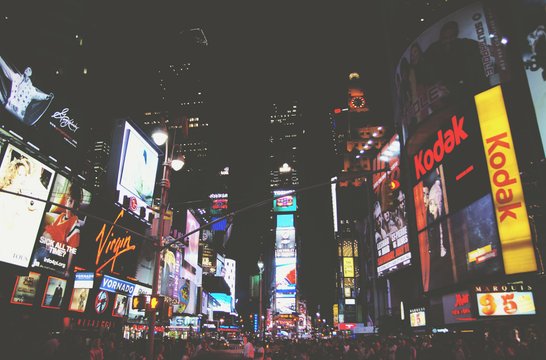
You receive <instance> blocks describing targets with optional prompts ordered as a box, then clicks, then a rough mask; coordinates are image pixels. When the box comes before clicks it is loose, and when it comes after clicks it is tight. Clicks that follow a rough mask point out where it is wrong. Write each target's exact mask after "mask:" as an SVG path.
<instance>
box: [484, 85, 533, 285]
mask: <svg viewBox="0 0 546 360" xmlns="http://www.w3.org/2000/svg"><path fill="white" fill-rule="evenodd" d="M474 100H475V102H476V108H477V110H478V118H479V122H480V129H481V132H482V140H483V147H484V150H485V158H486V159H487V169H488V171H489V181H490V183H491V191H492V196H493V203H494V204H495V214H496V218H497V226H498V228H499V237H500V242H501V247H502V253H503V259H504V269H505V272H506V274H517V273H524V272H531V271H536V270H537V263H536V259H535V252H534V247H533V241H532V237H531V229H530V227H529V219H528V218H527V208H526V206H525V199H524V197H523V188H522V186H521V179H520V176H519V169H518V164H517V160H516V152H515V150H514V143H513V141H512V133H511V131H510V125H509V123H508V115H507V113H506V107H505V104H504V98H503V95H502V90H501V87H500V86H496V87H493V88H491V89H489V90H487V91H484V92H482V93H480V94H478V95H476V96H475V97H474Z"/></svg>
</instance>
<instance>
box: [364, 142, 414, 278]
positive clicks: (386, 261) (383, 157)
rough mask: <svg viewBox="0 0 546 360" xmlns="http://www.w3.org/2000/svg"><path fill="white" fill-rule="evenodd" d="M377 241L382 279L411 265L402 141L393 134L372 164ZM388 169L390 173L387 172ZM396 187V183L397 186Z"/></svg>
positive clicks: (375, 235) (378, 273) (378, 272)
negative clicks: (402, 185) (401, 162)
mask: <svg viewBox="0 0 546 360" xmlns="http://www.w3.org/2000/svg"><path fill="white" fill-rule="evenodd" d="M373 168H374V171H378V170H381V169H385V171H384V172H376V173H374V175H373V178H372V180H373V190H374V196H375V203H374V210H373V216H374V238H375V245H376V249H377V275H378V276H382V275H385V274H388V273H391V272H393V271H396V270H399V269H401V268H404V267H407V266H409V265H411V252H410V248H409V242H408V229H407V215H406V194H405V193H404V191H403V190H402V188H401V186H400V181H401V176H400V140H399V136H398V135H394V136H393V137H392V138H391V140H390V141H389V142H388V143H387V144H386V145H385V146H384V147H383V148H382V149H381V151H380V152H379V153H378V154H377V157H376V158H375V160H374V162H373ZM387 168H388V169H389V171H388V172H387V171H386V169H387ZM393 184H397V186H394V185H393Z"/></svg>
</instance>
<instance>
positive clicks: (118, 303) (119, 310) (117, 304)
mask: <svg viewBox="0 0 546 360" xmlns="http://www.w3.org/2000/svg"><path fill="white" fill-rule="evenodd" d="M128 309H129V297H128V296H127V295H124V294H116V297H115V298H114V308H113V309H112V316H116V317H123V316H125V315H127V310H128Z"/></svg>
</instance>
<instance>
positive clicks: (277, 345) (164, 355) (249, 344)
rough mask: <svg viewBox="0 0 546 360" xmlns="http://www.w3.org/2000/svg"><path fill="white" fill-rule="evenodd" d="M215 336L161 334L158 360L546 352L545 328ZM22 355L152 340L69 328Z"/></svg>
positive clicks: (483, 359) (100, 358) (116, 350)
mask: <svg viewBox="0 0 546 360" xmlns="http://www.w3.org/2000/svg"><path fill="white" fill-rule="evenodd" d="M217 345H218V342H217V341H215V340H213V339H205V338H201V339H192V340H181V339H175V340H173V339H167V338H165V339H159V341H158V342H157V344H156V346H155V349H156V351H155V356H154V359H153V360H191V359H197V360H198V359H224V358H226V359H260V360H315V359H318V360H323V359H324V360H329V359H333V360H436V359H441V360H469V359H480V360H493V359H495V360H497V359H500V360H538V359H544V358H545V357H544V356H545V354H546V332H545V331H544V328H539V327H536V326H527V327H522V328H518V327H514V326H511V327H501V326H497V327H493V328H492V329H490V330H480V331H475V332H469V333H461V332H459V333H442V334H434V335H430V334H421V335H402V334H400V335H397V336H393V335H391V336H379V335H367V336H363V337H351V338H347V337H339V336H338V337H330V338H328V339H310V340H302V339H274V340H271V339H268V340H267V341H266V342H265V343H264V342H262V341H261V340H260V339H253V338H252V337H251V336H248V337H247V336H244V337H243V339H242V341H241V344H240V346H237V347H235V348H231V349H230V350H229V351H227V352H226V351H225V350H226V349H225V348H221V347H218V346H217ZM21 350H23V352H21V353H20V355H21V357H18V358H21V359H26V358H29V359H71V360H79V359H85V360H111V359H121V360H145V359H147V357H146V351H147V341H146V340H145V339H139V340H125V339H120V338H119V337H118V336H115V335H113V334H110V335H105V336H102V337H95V338H88V337H87V338H86V337H84V336H83V335H82V334H78V333H75V332H66V333H64V334H61V335H59V336H49V337H48V338H46V339H41V340H40V341H39V342H37V343H36V346H28V347H24V349H21Z"/></svg>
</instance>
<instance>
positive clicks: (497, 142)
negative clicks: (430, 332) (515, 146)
mask: <svg viewBox="0 0 546 360" xmlns="http://www.w3.org/2000/svg"><path fill="white" fill-rule="evenodd" d="M507 136H508V134H506V132H503V133H502V134H499V135H495V136H493V137H490V138H489V139H487V140H485V142H486V143H488V144H490V143H493V145H492V146H491V147H490V148H489V149H487V153H488V154H489V155H491V153H492V152H493V151H495V148H496V147H497V146H500V147H503V148H505V149H510V144H509V143H507V142H506V141H501V139H504V138H505V137H507Z"/></svg>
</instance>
